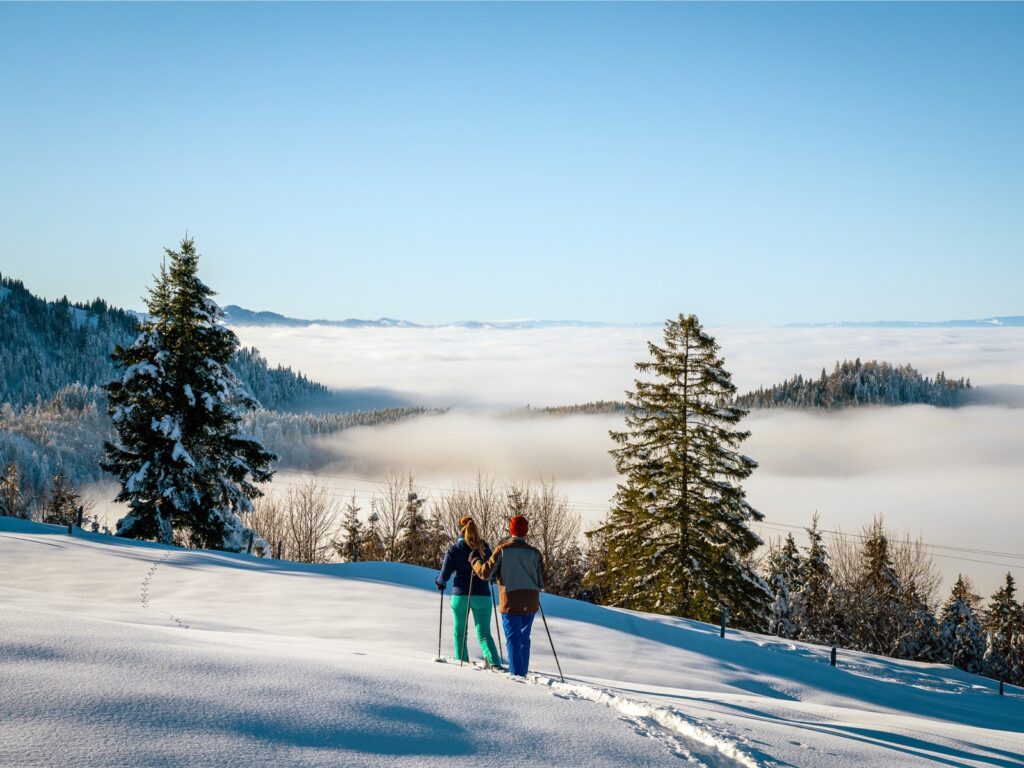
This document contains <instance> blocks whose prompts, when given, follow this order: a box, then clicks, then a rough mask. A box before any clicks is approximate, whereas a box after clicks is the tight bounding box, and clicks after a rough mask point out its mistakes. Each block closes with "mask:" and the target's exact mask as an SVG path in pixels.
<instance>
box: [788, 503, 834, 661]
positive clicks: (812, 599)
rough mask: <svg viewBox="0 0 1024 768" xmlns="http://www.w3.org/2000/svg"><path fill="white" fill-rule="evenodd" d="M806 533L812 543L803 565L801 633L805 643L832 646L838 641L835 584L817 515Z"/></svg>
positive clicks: (809, 545) (800, 594)
mask: <svg viewBox="0 0 1024 768" xmlns="http://www.w3.org/2000/svg"><path fill="white" fill-rule="evenodd" d="M806 530H807V538H808V539H809V543H808V546H807V550H806V553H805V554H804V557H803V560H802V562H801V574H800V577H801V581H802V586H801V588H800V592H799V594H798V595H797V602H798V604H799V606H800V610H799V614H798V616H799V621H800V627H799V633H800V637H801V638H803V639H804V640H809V641H811V642H815V643H832V642H834V641H835V639H836V638H835V621H834V620H833V612H834V600H833V594H832V591H833V589H834V587H835V583H834V580H833V578H832V568H831V566H830V565H829V563H828V550H827V549H826V548H825V541H824V539H823V537H822V535H821V529H820V528H819V527H818V514H817V513H815V514H814V517H813V518H812V520H811V527H810V528H807V529H806Z"/></svg>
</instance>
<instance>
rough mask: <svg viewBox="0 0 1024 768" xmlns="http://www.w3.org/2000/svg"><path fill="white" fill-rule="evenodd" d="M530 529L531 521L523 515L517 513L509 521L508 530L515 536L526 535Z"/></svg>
mask: <svg viewBox="0 0 1024 768" xmlns="http://www.w3.org/2000/svg"><path fill="white" fill-rule="evenodd" d="M529 530H530V521H529V520H527V519H526V518H525V517H523V516H522V515H516V516H515V517H513V518H512V519H511V520H509V521H508V532H509V533H511V534H512V535H513V536H525V535H526V532H527V531H529Z"/></svg>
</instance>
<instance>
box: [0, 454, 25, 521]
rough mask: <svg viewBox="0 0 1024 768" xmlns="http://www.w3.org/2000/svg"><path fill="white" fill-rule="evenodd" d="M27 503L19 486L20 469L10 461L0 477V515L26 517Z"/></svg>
mask: <svg viewBox="0 0 1024 768" xmlns="http://www.w3.org/2000/svg"><path fill="white" fill-rule="evenodd" d="M27 512H28V505H27V504H26V502H25V495H24V492H23V491H22V488H21V470H20V469H19V468H18V465H17V464H15V463H14V462H11V463H9V464H8V465H7V470H6V471H5V472H4V475H3V477H2V478H0V515H6V516H8V517H23V516H24V517H27V516H28V515H27Z"/></svg>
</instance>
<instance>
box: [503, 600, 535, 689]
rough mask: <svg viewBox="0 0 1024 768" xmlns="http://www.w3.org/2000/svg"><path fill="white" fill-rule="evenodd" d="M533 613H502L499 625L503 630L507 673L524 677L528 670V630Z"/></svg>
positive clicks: (531, 622) (531, 623)
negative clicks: (506, 654)
mask: <svg viewBox="0 0 1024 768" xmlns="http://www.w3.org/2000/svg"><path fill="white" fill-rule="evenodd" d="M536 615H537V614H535V613H503V614H501V624H502V626H503V627H504V628H505V647H506V648H507V649H508V671H509V673H510V674H513V675H519V676H520V677H525V676H526V672H527V670H528V669H529V668H530V629H531V628H532V627H533V618H534V616H536Z"/></svg>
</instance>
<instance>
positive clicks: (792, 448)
mask: <svg viewBox="0 0 1024 768" xmlns="http://www.w3.org/2000/svg"><path fill="white" fill-rule="evenodd" d="M712 332H713V333H714V334H715V335H716V337H717V338H718V341H719V343H720V344H721V346H722V352H723V354H724V356H725V358H726V366H727V368H729V369H730V370H731V371H732V372H733V374H734V380H735V381H736V383H737V385H738V386H739V387H740V388H741V389H749V388H754V387H757V386H759V385H771V384H774V383H777V382H779V381H781V380H783V379H786V378H788V377H789V376H791V375H793V374H794V373H802V374H804V375H805V376H806V375H817V373H819V372H820V370H821V368H822V367H823V366H824V367H827V368H831V366H832V364H833V363H834V362H835V361H836V360H839V359H843V358H850V359H852V358H855V357H861V358H862V359H873V358H877V359H881V360H888V361H891V362H894V363H911V364H912V365H914V366H916V367H917V368H918V369H919V370H921V371H922V373H924V374H926V375H934V374H935V373H936V372H937V371H940V370H944V371H945V372H946V373H947V374H948V375H950V376H955V377H960V376H964V377H970V378H971V380H972V381H973V382H974V383H975V384H982V385H987V386H990V387H991V385H997V384H998V385H1007V386H1003V387H999V388H997V387H991V388H989V389H987V390H983V393H984V394H985V396H984V397H982V398H981V399H980V400H981V402H991V401H992V400H993V398H994V400H995V401H996V402H1001V403H1003V402H1014V403H1016V405H1017V407H1016V408H1006V407H1002V406H998V405H991V404H990V405H986V406H972V407H968V408H959V409H948V410H947V409H937V408H931V407H926V406H910V407H903V408H888V409H857V410H849V411H844V412H841V413H800V412H792V411H766V412H755V413H754V414H752V415H751V416H750V417H749V419H748V420H747V422H746V424H747V426H748V427H749V428H750V429H751V431H752V433H753V435H752V437H751V439H750V440H749V441H748V443H747V444H746V446H745V451H746V452H747V453H749V454H750V455H751V456H753V457H754V458H756V459H757V460H758V461H759V462H760V463H761V468H760V469H759V470H758V471H757V472H756V473H755V474H754V476H753V477H752V478H751V479H750V480H749V482H748V484H747V488H748V492H749V496H750V499H751V501H752V503H753V504H754V505H755V506H756V507H757V508H759V509H760V510H761V511H763V512H764V513H765V515H766V516H767V519H768V522H769V523H771V524H773V525H778V524H789V525H798V526H802V525H806V524H807V523H808V522H809V520H810V518H811V515H812V514H813V513H814V512H815V510H817V511H818V512H819V513H820V514H821V518H822V522H823V524H824V526H825V527H826V528H842V529H843V530H845V531H849V532H854V531H858V530H859V529H860V527H861V525H863V523H865V522H866V521H868V520H870V518H871V517H872V516H873V515H876V514H881V515H884V516H885V518H886V520H887V521H888V523H889V524H890V525H891V526H892V527H893V528H895V529H897V530H900V531H903V530H907V531H909V532H910V533H912V534H913V535H921V536H923V537H924V538H925V539H927V540H928V541H929V542H932V543H935V544H943V545H946V544H949V545H957V546H961V545H966V546H969V547H973V548H976V549H979V550H991V551H998V552H1009V553H1024V527H1022V526H1021V525H1020V524H1019V521H1020V519H1021V517H1022V512H1024V408H1021V406H1022V405H1024V396H1022V395H1021V392H1022V391H1024V386H1022V385H1024V329H1017V328H991V329H989V328H982V329H934V328H928V329H848V328H810V329H807V328H785V329H760V330H743V329H712ZM239 333H240V335H241V337H242V339H243V341H244V343H246V344H252V345H255V346H257V347H259V348H260V349H261V350H262V351H263V352H264V354H266V355H267V357H268V358H269V359H270V360H271V361H272V362H275V363H285V364H288V365H292V366H294V367H298V368H300V369H302V370H303V371H305V372H306V373H308V374H309V375H310V376H312V377H313V378H315V379H318V380H320V381H323V382H325V383H327V384H329V385H331V386H335V387H343V388H354V387H385V388H388V389H390V390H394V391H398V392H402V393H405V394H407V395H408V396H410V397H411V398H413V399H415V400H417V401H419V402H426V403H429V404H434V405H460V404H461V405H466V404H468V405H470V406H472V409H471V410H468V411H467V410H462V411H455V412H452V413H450V414H448V415H445V416H441V417H431V418H423V419H416V420H413V421H410V422H405V423H402V424H396V425H391V426H386V427H376V428H370V429H353V430H349V431H346V432H343V433H340V434H338V435H336V436H334V437H332V438H328V440H327V442H326V444H325V445H326V447H327V448H328V449H329V451H330V452H331V453H332V455H334V456H335V457H336V462H335V464H334V465H333V466H332V467H330V468H329V469H328V471H329V472H330V473H332V474H336V475H340V476H343V477H346V478H353V477H361V478H370V479H375V478H379V477H381V476H382V475H383V474H384V473H386V472H387V471H388V470H389V469H392V468H393V469H398V470H412V471H414V472H415V473H416V474H417V476H418V478H419V479H420V481H421V483H422V484H423V485H425V486H431V487H433V488H435V489H436V488H442V487H448V486H451V485H452V484H455V483H462V482H467V481H469V480H471V479H472V477H473V476H474V475H475V473H476V472H477V470H480V471H483V472H486V473H489V474H492V475H495V476H497V477H502V478H516V479H529V478H533V477H536V476H537V475H538V474H541V473H543V474H545V475H554V476H555V477H557V478H558V480H559V482H560V484H561V486H562V488H563V489H564V490H565V491H566V492H567V493H568V495H569V496H570V498H571V499H572V500H573V501H574V502H575V503H576V504H577V507H578V509H579V511H580V512H581V514H582V515H583V517H584V518H585V519H586V520H587V521H589V522H595V521H596V520H597V519H599V518H600V516H601V514H602V512H601V510H602V508H604V506H605V505H606V504H607V501H608V499H609V498H610V496H611V495H612V493H613V492H614V488H615V483H616V480H617V478H616V476H615V472H614V466H613V464H612V462H611V459H610V457H609V456H608V449H609V448H610V447H611V441H610V440H609V438H608V430H609V429H611V428H616V427H618V426H619V425H620V424H621V420H620V419H619V418H618V417H615V416H593V417H571V418H532V419H508V418H502V417H499V416H495V415H493V413H492V414H488V413H487V412H485V411H484V409H485V408H487V407H488V406H491V407H493V406H505V405H509V404H523V403H531V404H533V405H550V404H565V403H579V402H585V401H588V400H596V399H613V398H621V396H622V393H623V391H624V390H625V389H627V388H629V387H630V386H631V383H632V379H633V376H634V372H633V367H632V364H633V362H634V361H636V360H638V359H642V358H643V357H644V356H645V355H646V341H647V339H649V338H654V337H657V336H658V335H659V332H658V329H652V328H635V327H634V328H547V329H523V330H500V331H495V330H479V329H464V328H434V329H414V330H410V329H381V328H367V329H339V328H301V329H277V328H242V329H239ZM288 478H289V476H286V475H282V481H281V482H282V483H284V482H291V481H294V480H295V478H294V477H293V476H292V477H291V479H290V480H289V479H288ZM332 482H333V484H334V485H337V486H338V489H339V492H340V489H342V488H346V487H348V488H352V487H359V488H361V489H362V491H364V492H365V490H366V489H367V488H368V487H369V484H367V483H365V482H362V483H357V482H355V481H353V480H351V479H344V480H343V479H337V480H335V481H332ZM784 530H785V529H783V528H778V527H769V526H765V527H764V528H762V534H763V535H764V536H766V537H768V536H776V535H779V534H780V533H782V532H783V531H784ZM940 551H941V552H943V553H944V554H945V557H942V558H939V559H937V562H938V563H939V565H940V567H941V568H942V569H943V572H944V573H945V574H946V576H947V578H955V575H956V573H957V572H958V571H961V570H962V571H964V572H966V573H969V574H971V575H972V576H973V577H974V578H975V579H976V582H977V586H978V588H979V589H980V590H982V591H983V592H984V593H986V594H988V593H990V592H991V591H992V590H993V589H994V587H995V585H996V583H997V581H998V579H1000V578H1001V576H1002V574H1003V573H1005V572H1006V570H1007V568H1008V567H1012V568H1015V569H1016V573H1017V575H1018V576H1019V577H1021V578H1024V558H1021V559H1013V558H1007V557H999V556H994V555H989V554H985V553H977V554H974V555H970V554H966V555H965V553H962V552H961V553H955V552H952V551H949V550H936V552H940ZM954 557H959V558H966V559H959V560H957V559H953V558H954ZM970 560H983V561H991V562H990V563H985V562H969V561H970Z"/></svg>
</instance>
